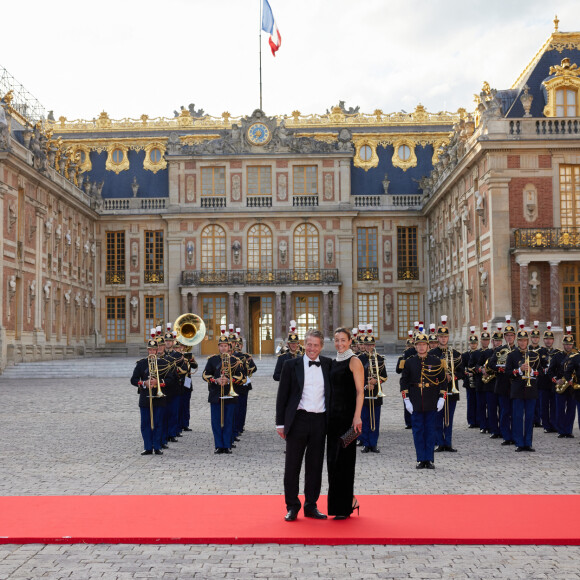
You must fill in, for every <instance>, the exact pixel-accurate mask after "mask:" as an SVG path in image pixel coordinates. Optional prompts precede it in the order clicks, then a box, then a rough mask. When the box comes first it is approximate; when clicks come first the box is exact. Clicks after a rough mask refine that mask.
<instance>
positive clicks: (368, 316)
mask: <svg viewBox="0 0 580 580" xmlns="http://www.w3.org/2000/svg"><path fill="white" fill-rule="evenodd" d="M357 301H358V321H359V323H360V324H371V325H372V327H373V336H374V337H375V338H378V337H379V295H378V294H359V295H358V300H357Z"/></svg>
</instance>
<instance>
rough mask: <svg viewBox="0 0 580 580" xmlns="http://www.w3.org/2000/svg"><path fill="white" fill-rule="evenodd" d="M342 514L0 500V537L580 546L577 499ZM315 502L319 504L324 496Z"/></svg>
mask: <svg viewBox="0 0 580 580" xmlns="http://www.w3.org/2000/svg"><path fill="white" fill-rule="evenodd" d="M358 499H359V502H360V505H361V512H360V517H357V515H356V513H355V514H354V515H353V516H352V517H351V518H350V519H348V520H344V521H334V520H332V519H329V520H326V521H318V520H312V519H308V518H304V517H303V515H302V512H300V514H299V516H298V520H297V521H295V522H291V523H287V522H285V521H284V520H283V516H284V514H285V512H286V510H285V506H284V499H283V497H282V496H255V495H253V496H231V495H230V496H167V495H165V496H164V495H160V496H57V497H50V496H48V497H44V496H41V497H39V496H32V497H31V496H27V497H2V498H0V543H4V544H7V543H10V544H26V543H43V544H46V543H49V544H52V543H68V544H73V543H81V542H86V543H111V544H121V543H122V544H136V543H138V544H154V543H165V544H167V543H175V544H259V543H275V544H326V545H337V544H552V545H557V544H567V545H580V525H578V522H579V521H580V496H571V495H568V496H566V495H558V496H554V495H535V496H534V495H499V496H497V495H496V496H494V495H478V496H469V495H435V496H427V495H399V496H396V495H395V496H394V495H383V496H377V495H371V496H358ZM319 508H320V509H321V510H322V511H324V510H325V508H326V497H323V498H321V500H320V502H319Z"/></svg>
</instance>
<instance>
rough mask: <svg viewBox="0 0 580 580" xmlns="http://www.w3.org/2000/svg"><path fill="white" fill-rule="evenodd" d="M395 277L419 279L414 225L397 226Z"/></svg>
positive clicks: (415, 228)
mask: <svg viewBox="0 0 580 580" xmlns="http://www.w3.org/2000/svg"><path fill="white" fill-rule="evenodd" d="M397 279H398V280H418V279H419V267H418V263H417V227H416V226H411V227H399V228H397Z"/></svg>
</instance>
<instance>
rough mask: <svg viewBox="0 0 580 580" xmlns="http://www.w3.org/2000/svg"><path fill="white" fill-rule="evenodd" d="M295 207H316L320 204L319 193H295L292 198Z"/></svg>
mask: <svg viewBox="0 0 580 580" xmlns="http://www.w3.org/2000/svg"><path fill="white" fill-rule="evenodd" d="M292 205H293V206H294V207H314V206H316V205H318V196H317V195H295V196H293V199H292Z"/></svg>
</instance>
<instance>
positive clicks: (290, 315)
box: [286, 290, 294, 333]
mask: <svg viewBox="0 0 580 580" xmlns="http://www.w3.org/2000/svg"><path fill="white" fill-rule="evenodd" d="M293 319H294V305H293V304H292V291H291V290H286V332H287V333H289V332H290V326H289V324H290V321H291V320H293Z"/></svg>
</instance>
